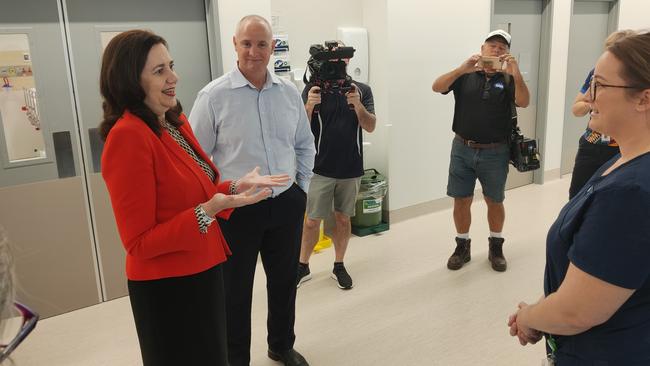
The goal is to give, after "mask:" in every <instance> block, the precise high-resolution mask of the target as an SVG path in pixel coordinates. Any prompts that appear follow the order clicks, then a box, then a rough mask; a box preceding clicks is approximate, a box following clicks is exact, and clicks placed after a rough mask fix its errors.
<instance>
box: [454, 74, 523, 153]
mask: <svg viewBox="0 0 650 366" xmlns="http://www.w3.org/2000/svg"><path fill="white" fill-rule="evenodd" d="M509 79H510V80H509V82H506V79H505V77H504V75H503V74H502V73H496V74H494V75H493V76H492V77H490V79H486V77H485V73H483V72H473V73H470V74H464V75H462V76H461V77H459V78H458V79H456V80H455V81H454V82H453V83H452V84H451V86H450V87H449V90H448V91H446V92H444V93H443V94H447V93H449V92H450V91H453V92H454V99H455V100H456V105H455V107H454V124H453V126H452V130H453V131H454V132H456V133H457V134H459V135H460V136H462V137H463V138H465V139H467V140H473V141H476V142H479V143H491V142H502V141H505V140H506V139H507V138H508V136H509V135H510V132H511V123H512V109H511V106H510V101H509V99H508V98H509V97H508V95H510V98H514V95H515V92H514V88H515V86H514V83H513V80H512V78H511V77H510V78H509ZM506 88H510V89H511V93H508V92H507V91H506Z"/></svg>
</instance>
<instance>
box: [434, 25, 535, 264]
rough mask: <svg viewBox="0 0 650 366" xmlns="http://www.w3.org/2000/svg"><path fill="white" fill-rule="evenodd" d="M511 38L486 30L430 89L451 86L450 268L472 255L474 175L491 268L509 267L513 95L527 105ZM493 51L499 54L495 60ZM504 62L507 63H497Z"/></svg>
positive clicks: (444, 91) (446, 90) (442, 89)
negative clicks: (477, 47) (505, 233)
mask: <svg viewBox="0 0 650 366" xmlns="http://www.w3.org/2000/svg"><path fill="white" fill-rule="evenodd" d="M510 40H511V37H510V34H508V33H507V32H505V31H503V30H495V31H492V32H490V33H489V34H488V35H487V37H485V43H483V45H482V46H481V54H480V55H473V56H472V57H470V58H469V59H467V61H465V62H463V63H462V64H461V65H460V66H459V67H458V68H456V69H454V70H452V71H451V72H448V73H446V74H444V75H442V76H440V77H438V79H436V81H435V82H434V83H433V86H432V89H433V91H434V92H438V93H442V94H447V93H449V92H450V91H453V92H454V99H455V101H456V105H455V108H454V122H453V127H452V130H453V131H454V132H455V133H456V136H455V137H454V140H453V142H452V148H451V161H450V164H449V180H448V183H447V195H449V196H451V197H453V198H454V224H455V225H456V232H457V235H456V250H454V253H453V254H452V255H451V257H450V258H449V261H448V262H447V268H449V269H451V270H457V269H460V268H461V267H462V266H463V265H464V264H465V263H467V262H469V261H470V259H471V255H470V243H471V240H470V237H469V227H470V223H471V205H472V198H473V195H474V186H475V184H476V179H477V178H478V180H479V181H480V182H481V186H482V188H483V196H484V197H485V202H486V203H487V207H488V224H489V227H490V236H489V238H488V242H489V249H490V250H489V255H488V260H489V261H490V263H491V265H492V269H494V270H495V271H499V272H503V271H505V270H506V268H507V262H506V259H505V257H504V256H503V242H504V239H503V237H502V235H501V231H502V229H503V223H504V220H505V210H504V207H503V200H504V198H505V184H506V178H507V176H508V161H509V157H510V149H509V146H508V144H507V140H508V137H509V136H510V133H511V131H512V122H511V118H512V101H513V99H514V102H515V104H516V105H517V106H518V107H522V108H525V107H527V106H528V103H529V99H530V95H529V93H528V88H527V87H526V84H525V82H524V79H523V77H522V76H521V72H520V71H519V66H518V64H517V60H516V59H515V58H514V57H513V56H512V55H511V54H510V53H509V52H510ZM486 56H487V58H486ZM490 57H492V59H490ZM494 57H498V61H497V62H496V63H495V62H494V60H495V59H494ZM490 61H492V63H491V64H490V63H489V62H490ZM504 62H505V64H506V67H505V68H504V69H501V66H502V65H503V63H504Z"/></svg>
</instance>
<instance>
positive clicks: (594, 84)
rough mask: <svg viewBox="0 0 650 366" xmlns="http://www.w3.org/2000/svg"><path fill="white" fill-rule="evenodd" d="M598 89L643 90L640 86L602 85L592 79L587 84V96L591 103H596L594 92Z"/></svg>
mask: <svg viewBox="0 0 650 366" xmlns="http://www.w3.org/2000/svg"><path fill="white" fill-rule="evenodd" d="M598 88H620V89H644V88H643V87H641V86H630V85H609V84H602V83H599V82H597V81H595V80H594V79H591V82H590V84H589V94H590V96H591V101H592V102H593V101H596V91H597V90H598Z"/></svg>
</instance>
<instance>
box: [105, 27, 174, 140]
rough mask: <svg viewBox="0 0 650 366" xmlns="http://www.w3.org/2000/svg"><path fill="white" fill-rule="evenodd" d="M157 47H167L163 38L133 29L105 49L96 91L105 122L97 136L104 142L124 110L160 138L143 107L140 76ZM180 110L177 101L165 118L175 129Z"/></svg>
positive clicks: (151, 115) (150, 114) (153, 118)
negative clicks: (100, 101)
mask: <svg viewBox="0 0 650 366" xmlns="http://www.w3.org/2000/svg"><path fill="white" fill-rule="evenodd" d="M157 44H163V45H164V46H165V47H167V41H165V39H164V38H162V37H160V36H158V35H156V34H154V33H152V32H150V31H147V30H142V29H135V30H130V31H126V32H122V33H120V34H118V35H116V36H115V37H114V38H113V39H112V40H111V41H110V42H109V43H108V45H107V46H106V49H105V50H104V55H103V57H102V69H101V74H100V77H99V90H100V92H101V94H102V97H103V99H104V101H103V103H102V108H103V109H104V117H103V118H104V119H103V121H102V122H101V124H100V125H99V134H100V136H101V138H102V139H103V140H106V137H107V136H108V133H109V132H110V131H111V128H113V126H114V125H115V122H117V120H118V119H120V117H122V115H123V114H124V111H125V110H127V109H128V110H129V111H130V112H131V113H133V114H134V115H136V116H138V117H139V118H140V119H142V120H143V121H144V123H146V124H147V126H149V128H151V130H152V131H153V132H154V133H155V134H156V135H158V136H160V130H161V126H160V123H159V122H158V117H157V116H156V114H155V113H154V112H153V111H152V110H151V109H150V108H149V107H147V105H146V104H144V99H145V97H146V94H145V92H144V90H143V89H142V86H141V85H140V75H141V74H142V69H144V65H145V64H146V62H147V56H148V55H149V51H150V50H151V48H153V46H155V45H157ZM182 111H183V108H182V107H181V104H180V102H178V101H177V104H176V106H175V107H174V108H171V109H170V110H168V111H167V112H166V113H165V118H166V119H167V121H168V122H169V123H171V124H172V125H174V126H177V127H178V126H180V125H182V124H183V122H181V120H180V115H181V112H182Z"/></svg>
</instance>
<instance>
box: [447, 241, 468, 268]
mask: <svg viewBox="0 0 650 366" xmlns="http://www.w3.org/2000/svg"><path fill="white" fill-rule="evenodd" d="M471 243H472V240H471V239H461V238H456V250H454V254H452V255H451V257H449V260H448V261H447V268H449V269H451V270H454V271H455V270H457V269H460V268H461V267H462V266H463V265H464V264H465V263H467V262H469V261H470V259H472V256H471V255H470V246H471Z"/></svg>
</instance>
